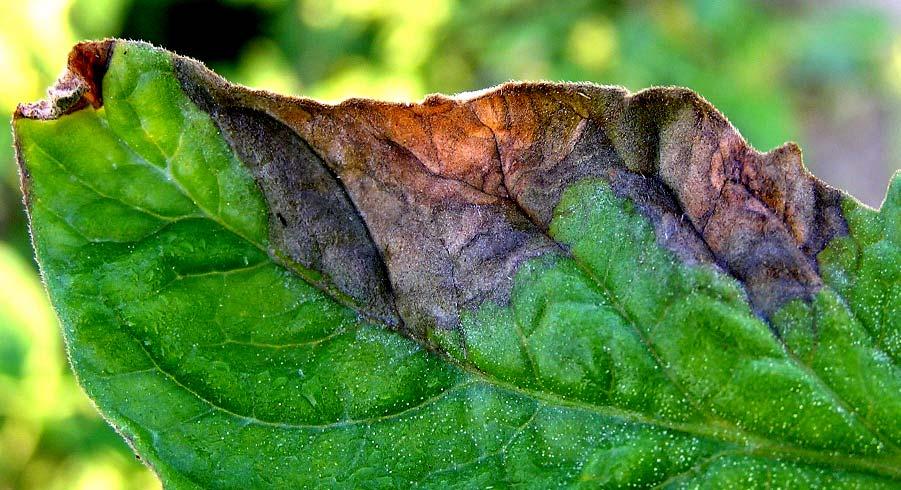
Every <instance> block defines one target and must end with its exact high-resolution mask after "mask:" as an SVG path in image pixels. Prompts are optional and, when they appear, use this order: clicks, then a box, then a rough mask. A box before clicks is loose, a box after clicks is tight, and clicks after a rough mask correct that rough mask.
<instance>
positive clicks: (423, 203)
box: [14, 41, 901, 488]
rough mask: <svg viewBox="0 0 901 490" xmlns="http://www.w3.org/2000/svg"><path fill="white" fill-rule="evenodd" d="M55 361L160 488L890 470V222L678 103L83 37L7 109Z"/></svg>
mask: <svg viewBox="0 0 901 490" xmlns="http://www.w3.org/2000/svg"><path fill="white" fill-rule="evenodd" d="M14 126H15V135H16V143H17V148H18V154H19V161H20V167H21V172H22V180H23V189H24V191H25V193H26V203H27V208H28V212H29V216H30V220H31V230H32V235H33V238H34V245H35V250H36V253H37V257H38V260H39V262H40V265H41V268H42V272H43V275H44V278H45V282H46V286H47V289H48V291H49V293H50V296H51V299H52V301H53V304H54V306H55V308H56V310H57V312H58V314H59V317H60V319H61V321H62V324H63V328H64V334H65V338H66V343H67V347H68V352H69V356H70V359H71V362H72V366H73V369H74V370H75V372H76V374H77V375H78V377H79V381H80V382H81V384H82V386H83V387H84V388H85V390H86V391H87V393H88V394H89V395H90V396H91V398H92V399H93V400H94V401H95V402H96V404H97V406H98V408H99V409H100V411H101V412H102V413H103V415H104V416H105V417H106V418H107V420H109V421H110V423H111V424H113V425H114V426H115V427H116V428H117V429H118V430H119V432H120V433H121V434H122V436H123V437H124V438H125V439H126V440H127V441H128V442H129V443H130V444H131V445H132V446H133V447H134V448H135V450H136V451H137V452H138V453H139V454H140V455H141V457H142V458H143V460H144V461H146V462H147V463H148V464H149V465H150V466H151V468H152V469H153V470H154V471H155V472H156V473H157V474H158V475H159V477H160V478H161V479H162V481H163V482H164V484H165V485H166V486H167V488H197V487H202V488H249V487H253V488H301V487H317V486H321V487H330V488H331V487H339V488H359V487H366V488H408V487H411V486H412V487H416V488H446V487H456V488H484V487H492V486H494V487H508V486H523V487H530V488H547V487H554V486H573V487H586V488H595V487H624V486H638V487H645V486H665V487H696V486H706V487H713V488H723V487H741V488H746V487H770V486H775V487H830V488H832V487H835V488H844V487H847V488H860V487H867V488H879V487H885V488H893V487H897V486H898V485H899V482H901V450H899V446H901V373H899V368H898V354H899V342H901V341H899V318H901V314H899V313H901V312H899V305H901V297H899V295H901V292H899V291H901V259H899V257H901V254H899V242H898V240H899V237H901V233H899V222H901V218H899V212H901V211H899V210H901V202H899V201H901V174H896V175H895V177H894V179H893V185H892V187H891V189H890V190H889V194H888V197H887V199H886V202H885V204H884V205H883V207H882V210H881V211H874V210H871V209H868V208H866V207H865V206H863V205H861V204H859V203H858V202H856V201H854V200H853V199H852V198H849V197H847V196H846V195H844V194H842V193H840V192H839V191H836V190H834V189H832V188H829V187H828V186H826V185H825V184H823V183H822V182H820V181H818V180H816V179H815V178H814V177H812V176H811V175H810V174H809V173H807V172H806V170H805V169H804V168H803V165H802V164H801V160H800V151H799V150H798V149H797V147H795V146H794V145H786V146H784V147H782V148H779V149H776V150H773V151H772V152H769V153H766V154H760V153H757V152H756V151H754V150H753V149H751V148H749V147H748V146H747V145H746V144H745V143H744V141H743V140H742V139H741V138H740V137H739V136H738V134H737V132H736V131H735V129H734V128H732V126H731V125H729V123H728V121H726V120H725V118H724V117H723V116H722V115H720V114H719V113H718V112H716V111H715V109H713V108H712V107H711V106H709V104H707V103H706V101H703V100H702V99H700V98H699V97H698V96H697V95H695V94H693V93H692V92H690V91H687V90H682V89H651V90H647V91H643V92H639V93H637V94H629V93H627V92H625V91H623V90H622V89H618V88H611V87H601V86H596V85H590V84H565V85H564V84H558V85H555V84H507V85H504V86H501V87H499V88H496V89H492V90H489V91H486V92H482V93H478V94H474V95H469V96H467V98H456V99H451V98H446V97H443V96H432V97H430V98H428V99H427V100H425V101H424V102H423V103H421V104H412V105H410V104H408V105H402V104H385V103H377V102H371V101H360V100H355V101H348V102H345V103H342V104H339V105H335V106H327V105H322V104H319V103H317V102H315V101H311V100H307V99H291V98H285V97H280V96H276V95H273V94H269V93H263V92H253V91H251V90H248V89H245V88H242V87H236V86H231V85H229V84H227V82H224V81H223V80H221V79H219V78H218V77H216V76H215V75H213V74H212V73H210V72H208V71H207V70H206V69H205V68H203V67H202V66H201V65H200V64H199V63H197V62H194V61H192V60H188V59H185V58H181V57H178V56H175V55H172V54H170V53H168V52H166V51H162V50H159V49H156V48H153V47H151V46H149V45H146V44H141V43H134V42H124V41H107V42H104V43H87V44H81V45H79V46H76V49H75V51H74V52H73V55H72V57H71V58H70V64H69V72H68V74H67V75H65V76H64V77H63V79H62V80H61V81H60V83H59V84H58V85H57V87H55V88H54V89H53V90H52V91H51V97H50V99H48V100H47V101H42V102H40V103H36V104H32V105H25V106H21V107H20V108H19V110H18V111H17V115H16V117H15V120H14Z"/></svg>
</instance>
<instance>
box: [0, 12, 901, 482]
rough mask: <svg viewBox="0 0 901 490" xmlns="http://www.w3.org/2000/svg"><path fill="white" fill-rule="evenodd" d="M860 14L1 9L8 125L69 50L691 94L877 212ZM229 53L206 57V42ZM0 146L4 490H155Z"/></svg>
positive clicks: (353, 82)
mask: <svg viewBox="0 0 901 490" xmlns="http://www.w3.org/2000/svg"><path fill="white" fill-rule="evenodd" d="M896 3H897V2H891V1H879V0H872V1H871V2H866V1H854V2H852V1H845V2H843V1H816V2H815V1H813V0H810V1H809V2H804V1H799V0H796V1H777V0H770V1H751V0H694V1H684V2H680V1H664V0H660V1H648V2H639V1H606V2H588V1H571V2H547V1H544V0H506V1H504V0H389V1H386V2H378V1H375V0H345V1H334V0H219V1H214V0H191V1H188V0H3V1H0V108H2V111H3V112H4V113H5V114H11V113H12V111H13V109H14V107H15V105H16V103H18V102H21V101H29V100H34V99H37V98H40V97H41V96H42V94H43V91H44V89H45V87H47V86H48V85H49V84H51V83H52V81H53V80H54V79H55V77H56V75H57V74H58V73H59V71H60V70H61V69H62V67H63V66H64V64H65V60H66V55H67V52H68V50H69V48H70V47H71V45H72V44H73V43H74V42H75V41H77V40H80V39H90V38H102V37H106V36H120V37H129V38H138V39H144V40H147V41H151V42H154V43H156V44H159V45H162V46H166V47H169V48H171V49H175V50H177V51H179V52H181V53H182V54H187V55H191V56H195V57H197V58H200V59H202V60H204V61H207V62H208V63H210V65H211V66H212V67H213V68H215V69H216V70H217V71H219V72H220V73H221V74H222V75H224V76H226V77H228V78H230V79H232V80H235V81H238V82H241V83H244V84H247V85H252V86H256V87H264V88H270V89H273V90H277V91H280V92H290V93H294V94H302V95H307V96H312V97H317V98H324V99H330V100H337V99H341V98H345V97H349V96H371V97H379V98H387V99H419V98H421V97H422V96H423V95H424V94H426V93H429V92H445V93H456V92H461V91H467V90H474V89H479V88H484V87H486V86H490V85H494V84H496V83H499V82H503V81H506V80H509V79H551V80H591V81H596V82H599V83H609V84H618V85H624V86H626V87H628V88H630V89H633V90H637V89H640V88H643V87H646V86H650V85H660V84H675V85H685V86H689V87H691V88H693V89H695V90H697V91H698V92H700V93H701V94H702V95H704V96H705V97H707V98H708V99H710V100H711V101H712V102H713V103H714V104H715V105H716V106H717V107H718V108H719V109H720V110H722V111H723V112H724V113H725V114H726V115H727V116H728V117H730V119H731V120H732V121H733V123H734V124H735V125H736V126H737V127H738V128H739V129H740V130H741V131H742V133H743V134H744V135H745V136H746V137H747V138H748V139H749V140H750V141H751V143H752V144H754V145H755V146H756V147H758V148H761V149H769V148H771V147H773V146H776V145H779V144H781V143H782V142H784V141H786V140H795V141H797V142H799V143H800V144H801V145H802V147H803V148H805V150H806V153H805V158H806V160H807V163H808V166H810V167H811V168H812V169H813V171H814V172H815V173H817V174H818V175H819V176H821V177H823V178H824V179H826V180H827V181H828V182H830V183H832V184H834V185H837V186H839V187H842V188H845V189H848V190H849V191H850V192H851V193H852V194H854V195H855V196H857V197H858V198H860V199H861V200H863V201H864V202H866V203H868V204H871V205H878V204H879V202H880V201H881V199H882V193H883V191H884V188H885V185H886V183H887V181H888V176H889V175H890V173H891V172H892V171H893V170H895V169H897V168H899V162H901V138H899V136H901V28H899V27H901V6H893V5H895V4H896ZM199 24H203V25H204V26H205V27H209V26H213V30H212V32H214V33H215V32H218V33H220V35H221V37H212V38H203V37H202V35H201V32H200V31H199V29H198V27H197V26H198V25H199ZM55 322H56V319H55V317H54V314H53V312H52V310H51V309H50V307H49V305H48V304H47V300H46V297H45V294H44V292H43V290H42V289H41V286H40V282H39V279H38V275H37V272H36V269H35V266H34V263H33V261H32V260H31V251H30V248H29V245H28V239H27V233H26V228H25V222H24V215H23V212H22V208H21V200H20V195H19V191H18V177H17V175H16V172H15V165H14V161H13V151H12V138H11V135H10V132H9V130H8V128H7V129H6V130H3V131H0V490H5V489H12V488H35V489H38V488H40V489H56V488H59V489H63V488H65V489H69V488H129V489H131V488H157V487H158V483H156V481H155V479H154V478H153V477H152V476H151V475H150V473H149V472H148V471H147V470H146V469H145V468H144V467H142V466H141V465H140V463H139V462H137V461H136V460H135V458H134V456H133V455H132V454H131V453H130V451H129V450H128V448H127V447H126V445H125V443H124V442H122V441H121V440H119V438H118V436H116V435H115V434H114V433H113V431H112V429H110V428H109V427H107V426H106V424H105V423H104V422H103V421H102V420H101V419H100V418H99V417H98V415H96V413H95V412H94V410H93V408H92V407H91V405H90V402H89V401H88V400H87V398H86V397H85V396H84V395H83V394H82V393H81V391H80V390H79V388H78V387H77V385H76V384H75V381H74V379H73V377H72V375H71V374H70V372H69V370H68V366H67V365H66V360H65V355H64V353H63V348H62V342H61V339H60V336H59V333H58V330H57V326H56V323H55Z"/></svg>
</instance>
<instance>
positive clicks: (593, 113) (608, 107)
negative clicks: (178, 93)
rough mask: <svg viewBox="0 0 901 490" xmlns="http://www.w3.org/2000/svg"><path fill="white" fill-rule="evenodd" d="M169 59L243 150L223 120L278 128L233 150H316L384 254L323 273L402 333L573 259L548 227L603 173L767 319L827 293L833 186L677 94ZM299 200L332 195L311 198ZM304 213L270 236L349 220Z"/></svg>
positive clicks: (283, 189)
mask: <svg viewBox="0 0 901 490" xmlns="http://www.w3.org/2000/svg"><path fill="white" fill-rule="evenodd" d="M176 69H177V72H178V75H179V78H180V79H181V80H182V84H183V87H184V88H185V90H186V92H187V93H188V94H189V95H190V96H191V98H192V99H193V100H195V101H196V102H198V103H199V104H200V105H201V107H203V108H204V109H205V110H207V111H208V112H210V113H211V114H213V115H214V117H215V119H216V120H217V122H218V124H219V125H220V127H221V128H222V129H223V131H224V133H225V134H226V135H227V137H229V139H230V140H231V141H232V143H233V144H234V145H235V146H236V147H237V146H240V144H241V143H239V140H240V139H241V137H240V136H235V135H232V133H234V132H235V131H240V130H241V129H240V127H239V126H237V125H235V124H233V121H231V118H232V116H229V114H232V113H244V112H246V111H247V110H252V111H255V112H254V113H259V114H265V115H267V116H268V117H271V118H272V119H273V120H274V121H278V123H279V124H280V125H283V126H281V128H282V129H279V130H278V131H272V132H271V133H266V132H264V133H260V135H259V136H260V137H261V138H264V139H265V138H271V139H274V141H269V142H261V141H260V142H257V143H255V144H254V145H253V146H254V148H243V149H240V148H239V149H238V153H239V154H241V155H242V158H243V159H245V160H250V161H257V162H258V163H256V165H265V163H264V162H265V160H266V159H267V158H270V157H268V156H266V155H265V154H264V152H262V151H261V150H259V149H258V148H264V147H267V146H272V145H276V144H278V143H279V142H281V141H283V140H284V138H285V137H284V136H283V135H282V134H283V133H284V128H290V130H291V131H292V132H293V133H295V134H296V136H297V137H298V142H295V143H291V144H292V145H295V146H297V145H301V143H300V142H303V144H307V145H309V149H310V150H311V153H312V154H315V155H316V156H317V158H307V159H306V160H305V162H307V163H308V164H309V165H314V166H315V165H322V166H323V167H324V168H326V167H327V169H328V172H327V173H322V172H318V171H315V172H313V173H317V172H318V173H322V175H326V174H327V175H328V176H330V177H332V178H333V180H331V181H329V182H330V183H329V185H328V186H327V188H332V187H335V186H339V187H340V188H342V189H343V192H346V196H347V197H348V198H349V199H348V200H347V202H346V203H345V204H346V206H348V207H352V208H353V210H354V213H353V216H354V217H359V219H360V223H361V224H362V226H364V227H365V232H366V233H365V235H364V234H363V233H362V231H360V230H357V231H354V232H353V235H354V236H355V237H358V238H359V239H360V240H362V238H363V237H364V236H365V238H367V239H371V241H372V243H374V244H375V249H376V250H377V252H378V253H377V258H378V260H380V261H381V262H382V263H383V265H384V271H385V278H384V283H382V285H381V286H379V287H360V286H359V285H357V286H353V284H355V283H354V281H353V280H351V279H350V278H342V274H357V273H359V272H360V270H361V269H359V268H358V267H333V268H332V269H331V270H330V271H329V272H328V275H329V277H330V278H331V280H332V281H333V285H335V286H336V287H338V288H339V289H340V290H342V291H343V292H344V293H345V294H348V295H351V296H353V297H355V298H356V299H357V300H358V302H360V303H361V304H364V305H368V307H369V308H370V309H371V310H372V311H375V310H374V309H378V308H380V310H378V311H380V312H381V314H385V312H388V311H390V312H393V313H395V314H396V315H397V318H399V320H400V322H401V326H400V328H402V329H404V330H406V331H407V332H408V333H409V334H411V335H414V336H416V337H419V338H424V336H426V335H427V333H428V331H429V329H431V328H454V327H456V326H457V325H458V320H459V317H460V314H461V312H463V311H464V310H465V309H467V308H470V307H475V306H478V305H479V304H481V303H482V302H484V301H488V300H490V301H495V302H499V303H504V302H506V301H507V300H508V296H509V292H510V288H511V287H512V277H513V274H514V272H515V270H516V268H517V267H518V266H519V264H521V263H522V262H523V261H524V260H526V259H528V258H530V257H534V256H537V255H542V254H564V255H565V254H567V251H566V250H565V249H564V248H563V247H561V246H559V245H558V244H556V243H555V242H554V241H553V240H551V239H550V237H549V235H548V226H549V223H550V221H551V219H552V217H553V212H554V208H555V207H556V205H557V203H558V202H559V200H560V196H561V194H562V192H563V191H564V190H565V189H566V188H567V187H569V186H570V185H571V184H573V183H575V182H577V181H579V180H583V179H586V178H597V179H603V180H606V181H607V182H610V184H611V186H612V188H613V190H614V192H616V193H617V194H618V195H619V196H621V197H628V198H630V199H631V200H632V201H633V202H634V203H635V205H636V207H637V209H638V210H639V211H640V212H641V213H642V214H643V215H645V216H646V217H647V218H648V219H649V220H650V221H651V222H652V223H653V225H654V228H655V230H656V234H657V237H658V241H659V242H660V243H661V244H662V245H663V246H665V247H667V248H668V249H670V250H671V251H673V252H674V253H675V255H676V256H677V257H679V258H680V259H681V260H683V261H685V262H689V263H710V264H714V265H715V266H717V267H720V268H722V269H723V270H724V271H726V272H728V273H730V274H732V275H733V276H735V277H736V278H737V279H739V280H740V281H741V282H742V283H743V284H744V285H745V287H746V290H747V292H748V295H749V299H750V302H751V304H752V305H753V306H754V308H755V309H756V310H757V311H758V312H759V313H760V314H761V315H763V316H767V315H768V314H770V313H772V312H773V311H774V310H775V309H777V308H778V307H779V306H781V305H782V304H784V303H785V302H786V301H789V300H791V299H795V298H809V297H810V296H811V295H812V294H813V293H815V292H816V291H817V290H818V289H819V288H820V286H821V281H820V278H819V275H818V272H817V263H816V255H817V254H818V253H819V252H820V251H821V250H822V249H823V248H824V247H825V245H826V243H828V241H829V240H830V239H831V238H832V237H834V236H836V235H837V234H843V233H845V232H846V225H845V222H844V219H843V217H842V215H841V211H840V207H839V200H840V195H839V193H838V191H835V190H834V189H831V188H829V187H828V186H826V185H825V184H823V183H821V182H820V181H818V180H816V179H815V178H814V177H813V176H811V175H810V174H809V173H808V172H807V171H806V170H805V169H804V167H803V165H802V163H801V155H800V151H799V150H798V148H797V147H796V146H795V145H791V144H789V145H786V146H784V147H782V148H779V149H777V150H774V151H772V152H770V153H766V154H761V153H758V152H756V151H755V150H753V149H752V148H750V147H749V146H748V145H747V144H746V143H745V142H744V140H743V139H742V138H741V136H740V135H739V134H738V132H737V131H736V130H735V129H734V128H733V127H732V126H731V125H730V124H729V122H728V121H727V120H726V119H725V118H724V117H723V116H722V115H721V114H720V113H719V112H717V111H716V110H715V109H714V108H713V107H712V106H711V105H710V104H709V103H707V102H706V101H704V100H703V99H701V98H700V97H699V96H697V95H696V94H694V93H693V92H691V91H689V90H685V89H676V88H655V89H649V90H645V91H642V92H639V93H636V94H630V93H628V92H627V91H625V90H623V89H621V88H617V87H601V86H597V85H592V84H551V83H510V84H505V85H502V86H500V87H497V88H494V89H491V90H488V91H485V92H481V93H478V94H469V95H467V96H464V97H459V98H449V97H445V96H430V97H429V98H427V99H426V100H425V101H423V102H422V103H420V104H396V103H383V102H377V101H368V100H359V99H353V100H349V101H346V102H343V103H341V104H338V105H324V104H320V103H318V102H315V101H312V100H308V99H295V98H289V97H281V96H277V95H274V94H270V93H267V92H259V91H252V90H248V89H245V88H241V87H235V86H232V85H229V84H228V83H227V82H225V81H224V80H222V79H220V78H218V77H216V76H215V75H213V74H212V73H211V72H209V71H207V70H206V69H204V68H203V67H202V65H200V64H199V63H197V62H194V61H191V60H187V59H183V58H177V59H176ZM236 111H237V112H236ZM242 111H244V112H242ZM229 135H230V136H229ZM288 139H289V140H290V139H291V138H288ZM301 146H302V145H301ZM291 168H295V171H296V172H299V173H304V172H307V171H309V170H308V169H307V170H305V169H306V168H307V167H305V166H303V165H298V166H296V167H291V166H290V165H289V166H287V167H285V168H284V169H283V172H282V174H281V177H278V178H269V179H263V178H260V177H259V175H258V182H259V183H260V186H261V187H262V189H263V191H264V193H265V194H266V196H267V199H268V200H269V202H270V207H272V208H273V209H283V208H285V206H290V205H296V204H291V203H290V202H289V201H291V199H292V198H291V195H292V192H291V191H290V189H291V186H292V185H295V184H292V182H294V181H296V180H297V177H296V176H292V175H290V169H291ZM325 188H326V187H324V188H323V189H325ZM273 196H276V197H273ZM295 201H296V199H295ZM303 205H306V206H310V207H312V208H314V209H319V208H323V207H327V206H332V204H329V202H328V201H327V200H321V199H320V200H318V201H317V200H316V199H309V200H306V199H305V200H303ZM323 213H324V210H323ZM283 214H284V213H283ZM314 214H315V213H314ZM298 223H302V224H301V225H298V226H296V227H295V228H293V229H290V231H289V232H287V233H286V232H285V231H284V229H282V230H276V231H275V232H273V233H283V235H282V236H280V237H276V238H277V240H274V241H273V243H276V244H278V245H277V247H280V248H282V249H283V250H309V249H311V247H312V244H311V243H312V242H315V243H317V244H318V245H316V246H318V247H320V250H321V247H323V246H324V244H323V243H322V241H321V240H319V239H317V238H314V236H313V235H316V234H320V233H325V234H326V235H327V234H328V233H329V232H328V231H323V228H322V227H323V226H325V227H342V226H346V225H345V224H342V223H341V221H340V220H332V221H329V220H326V221H322V222H320V223H319V224H315V225H314V224H311V223H312V222H310V221H309V220H307V221H303V220H301V221H298ZM282 228H284V227H282ZM331 233H333V234H334V233H337V234H338V235H342V233H344V234H346V233H347V232H346V230H345V231H343V232H335V231H332V232H331ZM292 241H296V242H303V243H292ZM307 242H310V243H307ZM353 243H357V245H352V246H350V247H349V248H348V249H347V252H348V253H349V254H350V256H354V257H356V256H357V255H355V254H354V253H351V251H350V250H351V249H352V248H353V247H355V246H360V247H363V246H364V245H363V244H362V243H358V242H353ZM292 254H293V255H292V256H293V257H295V259H296V260H299V259H297V257H298V256H299V255H298V254H297V253H296V252H292ZM301 255H302V254H301ZM363 255H365V256H366V257H370V258H371V259H372V260H375V258H376V255H375V254H373V253H368V254H363ZM341 260H343V259H340V258H339V259H337V261H336V263H338V264H340V262H341ZM307 263H310V264H312V266H313V267H316V266H317V265H316V264H315V263H313V262H310V260H307ZM320 267H321V265H320ZM372 267H375V266H374V265H373V266H372ZM389 303H390V304H389ZM372 311H370V313H372Z"/></svg>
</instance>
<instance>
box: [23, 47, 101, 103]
mask: <svg viewBox="0 0 901 490" xmlns="http://www.w3.org/2000/svg"><path fill="white" fill-rule="evenodd" d="M114 43H115V41H114V40H112V39H105V40H103V41H88V42H81V43H78V44H76V45H75V47H73V48H72V51H71V52H70V53H69V61H68V64H67V66H66V69H65V70H64V71H63V73H62V75H60V76H59V78H58V79H57V80H56V83H55V84H54V85H53V86H51V87H50V88H49V89H48V90H47V97H46V98H44V99H41V100H39V101H37V102H30V103H23V104H19V106H18V107H16V111H15V113H14V114H13V119H18V118H20V117H21V118H25V119H39V120H50V119H57V118H59V117H60V116H62V115H65V114H69V113H72V112H74V111H77V110H79V109H82V108H84V107H86V106H87V105H88V104H90V105H91V106H92V107H94V108H95V109H96V108H99V107H100V106H102V105H103V96H102V90H101V89H102V83H103V76H104V75H105V74H106V69H107V67H108V66H109V60H110V57H111V54H112V50H113V44H114Z"/></svg>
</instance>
